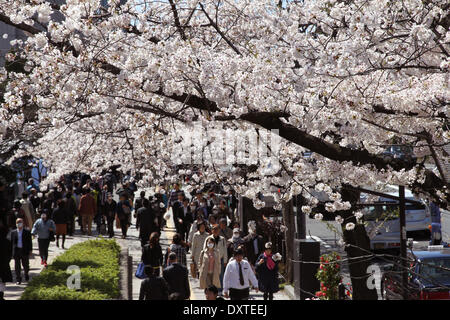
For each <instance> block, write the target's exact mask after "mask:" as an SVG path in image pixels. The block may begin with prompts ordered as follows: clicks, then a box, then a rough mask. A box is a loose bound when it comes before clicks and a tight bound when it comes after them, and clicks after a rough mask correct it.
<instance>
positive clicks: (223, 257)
mask: <svg viewBox="0 0 450 320" xmlns="http://www.w3.org/2000/svg"><path fill="white" fill-rule="evenodd" d="M210 239H212V240H213V241H214V244H215V246H216V248H217V250H218V251H219V261H220V273H219V274H220V275H219V279H220V287H219V288H223V274H224V272H225V267H226V265H227V262H228V250H227V240H226V239H225V238H224V237H222V236H221V235H220V228H219V225H218V224H215V225H213V227H212V234H211V235H210V236H208V237H207V238H206V240H205V244H204V248H206V245H207V241H208V240H210Z"/></svg>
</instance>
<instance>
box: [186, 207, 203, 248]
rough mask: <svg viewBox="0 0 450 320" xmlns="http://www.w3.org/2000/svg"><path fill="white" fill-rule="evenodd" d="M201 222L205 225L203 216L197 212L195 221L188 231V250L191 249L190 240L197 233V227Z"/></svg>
mask: <svg viewBox="0 0 450 320" xmlns="http://www.w3.org/2000/svg"><path fill="white" fill-rule="evenodd" d="M202 222H203V223H205V220H204V219H203V215H202V213H201V212H197V213H196V219H195V221H194V222H193V223H192V225H191V229H190V231H189V235H188V244H189V247H190V248H192V239H193V238H194V234H195V233H196V232H197V231H198V225H199V224H200V223H202Z"/></svg>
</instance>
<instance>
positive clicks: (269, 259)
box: [264, 252, 275, 270]
mask: <svg viewBox="0 0 450 320" xmlns="http://www.w3.org/2000/svg"><path fill="white" fill-rule="evenodd" d="M264 257H265V258H266V259H267V262H266V264H267V269H269V270H273V268H275V262H274V261H273V260H272V257H271V256H268V255H267V254H266V253H265V252H264Z"/></svg>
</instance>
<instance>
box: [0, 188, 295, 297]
mask: <svg viewBox="0 0 450 320" xmlns="http://www.w3.org/2000/svg"><path fill="white" fill-rule="evenodd" d="M139 191H140V190H139ZM139 191H138V192H136V195H139ZM146 191H147V190H146ZM149 194H151V193H149V192H147V196H148V195H149ZM116 197H117V196H116V195H115V198H116ZM116 200H118V199H116ZM135 222H136V220H135V218H132V226H131V227H130V228H129V230H128V234H127V235H128V237H127V239H121V231H120V229H115V236H114V238H115V239H116V241H117V242H118V243H119V244H120V245H121V246H122V248H128V249H129V254H130V255H131V256H132V258H133V300H138V299H139V289H140V286H141V281H142V280H140V279H138V278H136V277H135V276H134V273H135V272H136V269H137V266H138V264H139V262H140V260H141V255H142V251H141V243H140V240H139V238H138V236H139V232H138V231H137V230H136V225H135ZM114 226H115V224H114ZM76 228H77V229H76V232H75V234H74V236H73V237H67V238H66V243H65V248H66V249H68V248H70V246H72V245H73V244H75V243H79V242H82V241H86V240H88V239H95V238H96V237H97V236H98V234H97V232H96V230H95V229H96V228H95V224H93V228H92V236H90V237H89V236H87V235H82V234H81V231H80V229H79V226H78V223H77V224H76ZM174 234H175V227H174V223H173V220H172V219H170V220H169V221H167V224H166V227H165V229H164V230H163V232H162V234H161V238H160V243H161V246H162V248H163V252H164V251H165V249H166V248H167V246H168V245H169V244H170V243H171V241H172V237H173V235H174ZM64 251H65V250H64V249H61V248H57V247H56V242H53V243H51V244H50V248H49V258H48V263H49V264H50V263H51V262H52V261H53V259H54V258H55V257H56V256H58V255H60V254H62V253H63V252H64ZM33 252H34V256H33V258H32V259H30V273H29V274H30V278H33V277H35V276H37V275H38V274H39V273H40V272H41V271H42V270H43V266H41V264H40V257H39V250H38V247H37V240H33ZM187 258H188V265H189V264H190V262H191V255H190V253H189V254H188V257H187ZM10 265H11V270H13V278H14V283H8V284H7V286H6V291H5V299H6V300H16V299H20V296H21V295H22V293H23V291H24V290H25V287H26V283H22V284H21V285H16V284H15V275H14V260H11V263H10ZM189 281H190V284H191V300H205V295H204V292H203V289H200V288H199V281H198V279H194V278H192V277H191V275H190V274H189ZM250 299H252V300H262V299H263V294H262V293H261V292H258V293H256V292H255V291H251V293H250ZM274 299H275V300H289V299H290V298H289V297H288V296H287V295H286V294H285V293H284V292H283V291H280V292H278V293H276V294H275V295H274Z"/></svg>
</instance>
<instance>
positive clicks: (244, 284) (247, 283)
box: [223, 247, 258, 300]
mask: <svg viewBox="0 0 450 320" xmlns="http://www.w3.org/2000/svg"><path fill="white" fill-rule="evenodd" d="M243 258H244V251H243V250H242V248H241V247H240V248H238V249H237V250H236V251H235V252H234V257H233V259H231V260H230V262H229V263H228V265H227V268H226V269H225V275H224V278H223V294H224V297H225V298H228V297H230V299H231V300H248V298H249V296H250V287H253V288H255V290H256V292H258V280H257V279H256V276H255V274H254V273H253V270H252V267H251V265H250V263H248V261H246V260H244V259H243Z"/></svg>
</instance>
